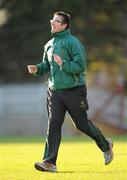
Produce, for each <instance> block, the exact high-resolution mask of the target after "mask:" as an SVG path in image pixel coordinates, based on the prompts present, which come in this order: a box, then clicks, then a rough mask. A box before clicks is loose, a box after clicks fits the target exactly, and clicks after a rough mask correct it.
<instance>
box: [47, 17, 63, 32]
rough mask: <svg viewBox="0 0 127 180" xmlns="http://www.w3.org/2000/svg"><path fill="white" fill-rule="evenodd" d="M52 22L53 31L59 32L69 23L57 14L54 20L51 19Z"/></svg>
mask: <svg viewBox="0 0 127 180" xmlns="http://www.w3.org/2000/svg"><path fill="white" fill-rule="evenodd" d="M50 23H51V32H52V33H53V34H54V33H57V32H61V31H63V30H64V29H65V28H66V26H67V24H64V23H63V18H62V17H61V16H59V15H55V16H54V17H53V19H52V20H50Z"/></svg>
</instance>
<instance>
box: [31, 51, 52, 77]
mask: <svg viewBox="0 0 127 180" xmlns="http://www.w3.org/2000/svg"><path fill="white" fill-rule="evenodd" d="M49 70H50V65H49V62H48V58H47V54H46V53H45V52H44V54H43V60H42V62H41V63H39V64H37V65H28V71H29V73H30V74H34V75H43V74H46V73H47V72H48V71H49Z"/></svg>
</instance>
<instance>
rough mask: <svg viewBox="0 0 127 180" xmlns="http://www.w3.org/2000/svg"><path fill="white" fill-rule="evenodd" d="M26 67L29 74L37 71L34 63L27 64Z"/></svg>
mask: <svg viewBox="0 0 127 180" xmlns="http://www.w3.org/2000/svg"><path fill="white" fill-rule="evenodd" d="M27 67H28V72H29V73H30V74H34V73H36V72H37V67H36V66H35V65H28V66H27Z"/></svg>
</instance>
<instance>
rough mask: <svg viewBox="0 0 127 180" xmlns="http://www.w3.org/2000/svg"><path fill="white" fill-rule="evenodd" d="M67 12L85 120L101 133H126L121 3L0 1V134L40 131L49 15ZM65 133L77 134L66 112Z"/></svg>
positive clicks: (126, 41) (125, 20)
mask: <svg viewBox="0 0 127 180" xmlns="http://www.w3.org/2000/svg"><path fill="white" fill-rule="evenodd" d="M57 10H62V11H65V12H67V13H69V14H70V15H71V18H72V29H71V31H72V34H74V35H76V36H77V37H78V38H79V39H80V40H81V42H82V43H83V44H84V45H85V46H86V50H87V57H88V67H87V86H88V101H89V105H90V109H89V111H88V114H89V118H90V119H93V121H94V122H95V123H96V124H97V125H98V126H99V127H101V129H102V130H103V131H104V132H105V133H108V134H109V133H111V134H127V110H126V109H127V1H126V0H106V1H105V0H94V1H90V0H78V1H74V0H67V1H66V0H64V1H60V0H53V1H52V0H20V1H17V0H13V1H10V0H0V135H1V136H12V135H16V136H26V135H32V136H34V135H45V133H46V128H47V114H46V105H45V101H46V89H47V85H46V81H47V76H44V77H33V76H32V75H29V74H28V71H27V65H28V64H36V63H39V62H41V60H42V55H43V46H44V45H45V44H46V42H47V41H48V40H49V39H50V38H51V36H50V23H49V21H50V19H51V18H52V16H53V13H54V12H55V11H57ZM62 133H63V134H65V135H79V134H80V133H79V132H78V131H77V130H76V129H75V128H74V126H73V123H72V122H71V119H70V117H69V115H68V114H66V120H65V122H64V125H63V129H62Z"/></svg>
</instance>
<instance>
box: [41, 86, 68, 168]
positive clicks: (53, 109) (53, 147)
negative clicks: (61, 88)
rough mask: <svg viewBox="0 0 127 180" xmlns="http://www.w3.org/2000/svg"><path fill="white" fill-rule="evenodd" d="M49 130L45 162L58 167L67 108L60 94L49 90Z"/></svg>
mask: <svg viewBox="0 0 127 180" xmlns="http://www.w3.org/2000/svg"><path fill="white" fill-rule="evenodd" d="M47 111H48V129H47V137H46V144H45V152H44V157H43V160H44V161H45V162H50V163H52V164H54V165H56V159H57V154H58V149H59V145H60V142H61V127H62V124H63V121H64V117H65V113H66V108H65V106H64V104H63V103H62V101H61V98H60V96H59V93H57V92H55V91H53V90H51V89H49V90H48V96H47Z"/></svg>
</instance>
